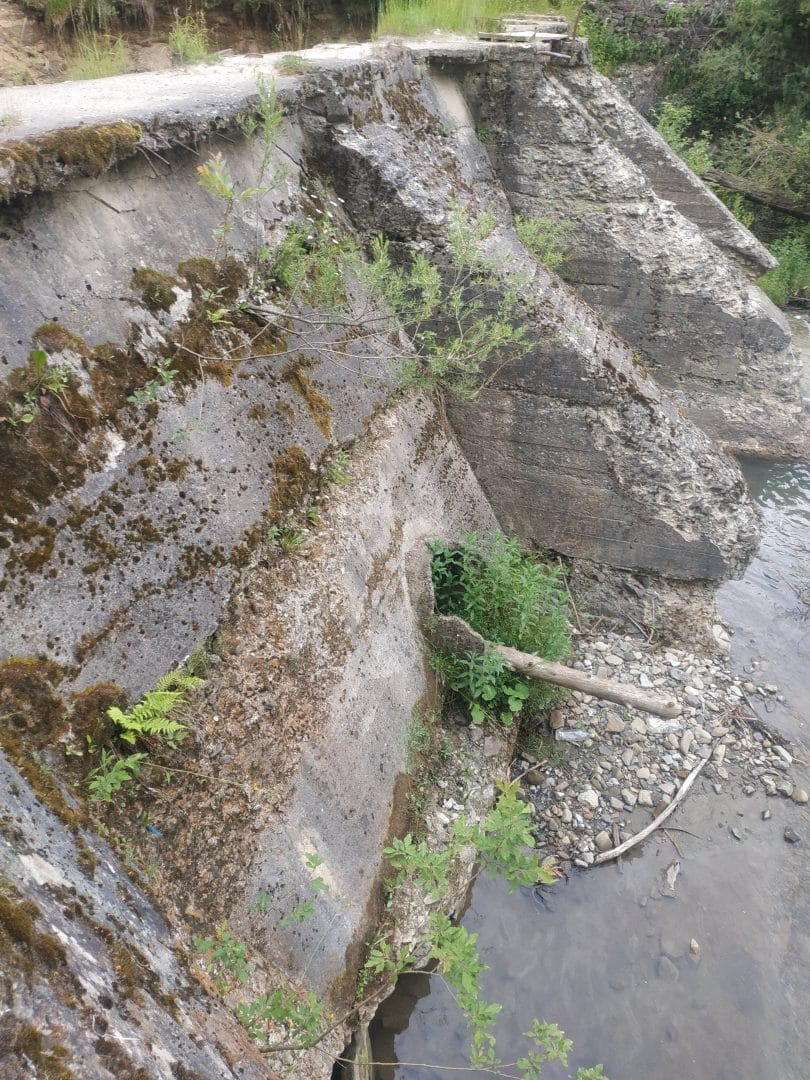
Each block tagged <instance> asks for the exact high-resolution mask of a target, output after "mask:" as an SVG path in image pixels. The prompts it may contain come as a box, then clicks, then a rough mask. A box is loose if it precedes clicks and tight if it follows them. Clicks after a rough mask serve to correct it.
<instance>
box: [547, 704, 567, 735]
mask: <svg viewBox="0 0 810 1080" xmlns="http://www.w3.org/2000/svg"><path fill="white" fill-rule="evenodd" d="M548 725H549V727H550V728H551V730H552V731H559V730H560V728H564V727H565V713H564V712H563V711H562V709H552V710H551V712H550V713H549V718H548Z"/></svg>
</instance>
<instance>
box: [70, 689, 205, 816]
mask: <svg viewBox="0 0 810 1080" xmlns="http://www.w3.org/2000/svg"><path fill="white" fill-rule="evenodd" d="M204 681H205V680H204V679H201V678H198V677H197V676H196V675H191V674H189V673H188V672H186V671H170V672H169V673H168V675H164V676H163V678H162V679H160V680H159V681H158V683H157V685H156V686H155V689H154V690H150V691H149V693H148V694H146V695H145V696H144V697H143V698H142V699H141V701H139V702H138V704H137V705H135V706H134V707H133V708H132V709H131V710H130V711H129V712H124V711H123V709H120V708H118V706H117V705H111V706H110V708H109V709H108V710H107V716H109V718H110V719H111V720H113V721H114V722H115V725H116V729H117V735H118V738H119V739H120V740H121V741H122V742H123V743H126V744H127V745H129V746H134V745H135V744H136V743H137V741H138V740H139V739H148V738H158V739H161V740H162V741H163V742H165V743H166V744H167V745H168V746H170V747H172V748H174V747H176V746H177V745H178V744H179V743H181V742H182V741H183V739H184V738H185V737H186V732H187V728H186V725H185V724H184V723H182V721H181V720H179V719H178V718H177V713H178V712H179V711H180V710H181V709H182V707H183V705H184V704H185V703H186V699H187V696H188V694H189V692H190V691H191V690H193V689H195V688H196V687H198V686H201V685H202V683H203V682H204ZM147 758H148V755H147V754H145V753H143V752H138V753H134V754H128V755H126V756H125V757H121V756H120V755H119V754H117V753H114V752H111V751H109V750H102V751H101V760H100V762H99V764H98V765H97V766H96V767H95V768H94V769H92V770H91V771H90V772H89V773H88V775H87V778H86V783H87V789H88V792H89V795H90V799H91V801H92V802H105V803H106V802H112V801H113V800H114V798H115V796H116V795H117V794H118V793H119V792H120V790H121V789H122V788H123V787H124V786H125V785H126V784H128V783H129V782H130V781H131V780H134V779H135V778H136V777H137V776H139V775H140V772H141V769H142V767H143V765H144V763H145V762H146V761H147Z"/></svg>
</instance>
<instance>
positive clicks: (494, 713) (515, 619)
mask: <svg viewBox="0 0 810 1080" xmlns="http://www.w3.org/2000/svg"><path fill="white" fill-rule="evenodd" d="M431 551H432V554H433V564H432V570H433V585H434V589H435V592H436V606H437V608H438V610H439V611H440V612H441V613H442V614H443V615H458V616H460V617H461V618H462V619H465V620H466V621H467V622H468V623H469V624H470V626H471V627H472V628H473V629H474V630H476V631H477V632H478V633H479V634H481V636H482V637H483V638H484V639H485V640H486V641H488V642H490V643H492V644H495V645H509V646H511V647H513V648H516V649H520V650H521V651H523V652H530V653H536V654H537V655H538V656H543V657H545V658H546V659H548V660H561V659H563V658H564V657H565V656H566V654H567V652H568V649H569V644H570V639H569V634H568V621H567V617H566V616H567V610H568V597H567V594H566V592H565V590H564V589H563V588H562V587H561V585H560V570H559V569H558V568H557V567H553V566H545V565H542V564H541V563H538V562H536V561H535V560H534V559H533V558H532V557H531V556H529V555H527V554H525V552H524V551H523V550H522V549H521V547H520V544H519V543H518V541H517V540H515V539H510V538H508V537H505V536H503V535H502V534H501V533H495V535H494V536H492V537H491V538H490V539H489V540H485V541H484V540H480V539H479V538H478V537H477V536H475V535H474V534H471V535H470V536H468V537H467V538H466V540H465V541H464V543H463V544H462V545H460V546H458V547H453V546H450V545H448V544H446V543H444V541H441V540H436V541H434V542H433V543H432V545H431ZM431 662H432V664H433V666H434V668H435V670H436V671H437V672H438V674H439V675H440V677H441V678H442V679H443V680H444V681H445V682H446V683H447V685H448V686H450V688H451V689H453V690H455V691H456V692H457V693H459V694H461V695H462V697H464V699H465V700H466V701H467V702H468V703H469V705H470V711H471V715H472V718H473V721H474V722H475V723H483V722H484V721H485V720H487V719H489V720H495V721H497V722H499V723H501V724H510V723H511V722H512V721H513V719H514V718H515V717H517V716H518V715H519V714H520V713H522V712H523V710H524V708H527V707H529V708H533V709H535V710H536V709H540V708H543V707H545V706H546V705H548V704H549V703H550V702H552V701H553V700H555V699H556V698H557V696H558V693H559V692H558V691H557V690H555V688H553V687H551V686H549V685H547V684H544V683H538V682H535V681H533V680H524V679H521V678H520V677H519V676H517V675H515V674H514V672H512V671H510V670H509V669H508V668H507V667H506V665H505V663H504V661H503V659H502V657H500V656H499V655H498V654H497V653H486V654H484V655H475V654H469V655H467V656H458V655H455V654H447V655H438V656H434V657H433V658H432V661H431Z"/></svg>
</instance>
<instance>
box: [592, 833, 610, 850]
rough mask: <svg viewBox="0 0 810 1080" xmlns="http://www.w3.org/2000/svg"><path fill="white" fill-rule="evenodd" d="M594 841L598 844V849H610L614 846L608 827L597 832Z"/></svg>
mask: <svg viewBox="0 0 810 1080" xmlns="http://www.w3.org/2000/svg"><path fill="white" fill-rule="evenodd" d="M594 843H595V844H596V849H597V851H610V849H611V848H612V847H613V841H612V840H611V838H610V833H609V832H608V831H607V829H603V830H602V831H601V832H598V833H597V834H596V836H595V837H594Z"/></svg>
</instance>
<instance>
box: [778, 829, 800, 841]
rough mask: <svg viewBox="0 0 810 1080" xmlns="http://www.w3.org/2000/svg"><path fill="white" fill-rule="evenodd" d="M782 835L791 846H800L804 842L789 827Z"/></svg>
mask: <svg viewBox="0 0 810 1080" xmlns="http://www.w3.org/2000/svg"><path fill="white" fill-rule="evenodd" d="M782 835H783V836H784V838H785V840H787V842H788V843H789V844H800V843H801V842H802V838H801V837H800V836H799V834H798V833H797V832H796V830H795V829H791V827H790V826H789V825H788V826H787V827H786V828H785V831H784V833H783V834H782Z"/></svg>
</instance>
